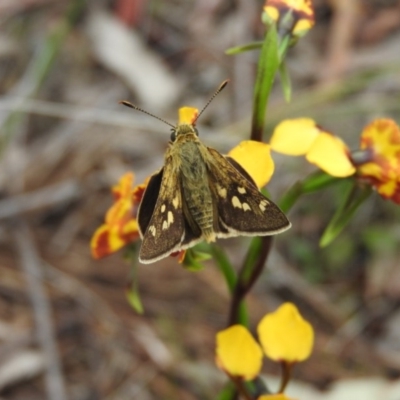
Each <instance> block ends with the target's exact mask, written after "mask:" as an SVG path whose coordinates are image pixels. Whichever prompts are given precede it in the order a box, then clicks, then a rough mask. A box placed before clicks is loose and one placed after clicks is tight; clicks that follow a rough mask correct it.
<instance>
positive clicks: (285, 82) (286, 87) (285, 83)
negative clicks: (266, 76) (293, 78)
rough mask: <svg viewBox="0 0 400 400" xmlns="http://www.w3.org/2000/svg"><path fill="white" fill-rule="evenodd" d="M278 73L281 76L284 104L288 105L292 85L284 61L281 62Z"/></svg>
mask: <svg viewBox="0 0 400 400" xmlns="http://www.w3.org/2000/svg"><path fill="white" fill-rule="evenodd" d="M279 73H280V76H281V85H282V90H283V95H284V96H285V100H286V102H287V103H289V102H290V99H291V97H292V83H291V82H290V75H289V71H288V69H287V67H286V63H285V62H284V61H282V62H281V65H280V66H279Z"/></svg>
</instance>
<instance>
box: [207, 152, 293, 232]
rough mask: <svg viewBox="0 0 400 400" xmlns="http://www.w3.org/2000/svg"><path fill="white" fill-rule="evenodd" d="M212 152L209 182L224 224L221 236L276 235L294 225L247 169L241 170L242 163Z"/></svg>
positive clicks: (220, 218)
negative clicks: (260, 187) (240, 164)
mask: <svg viewBox="0 0 400 400" xmlns="http://www.w3.org/2000/svg"><path fill="white" fill-rule="evenodd" d="M208 151H209V152H210V153H211V157H210V159H209V160H211V161H210V162H209V175H210V176H209V181H210V186H211V188H212V191H213V194H214V199H215V202H216V204H217V209H218V218H219V222H220V226H221V227H222V229H221V231H220V232H219V234H218V236H220V237H227V236H238V235H245V236H264V235H273V234H276V233H279V232H282V231H284V230H286V229H288V228H289V227H290V223H289V221H288V220H287V218H286V216H285V215H284V214H283V212H282V211H281V210H280V209H279V208H278V207H277V206H276V205H275V204H274V203H273V202H272V201H270V200H269V199H267V198H266V197H265V196H264V195H263V194H262V193H261V192H260V191H259V190H258V188H257V186H256V185H255V184H254V182H253V180H252V179H251V178H250V179H251V180H249V179H248V178H247V177H248V176H249V175H248V174H247V172H244V173H243V172H240V170H242V171H243V168H242V167H241V166H240V167H235V166H234V163H236V162H235V161H233V162H232V161H231V160H228V159H227V158H225V157H224V156H223V155H221V154H220V153H218V152H217V151H216V150H214V149H211V148H208ZM236 164H237V163H236ZM239 169H240V170H239ZM226 231H227V232H228V233H226Z"/></svg>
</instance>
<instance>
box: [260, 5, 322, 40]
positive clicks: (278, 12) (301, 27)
mask: <svg viewBox="0 0 400 400" xmlns="http://www.w3.org/2000/svg"><path fill="white" fill-rule="evenodd" d="M264 12H265V19H266V21H267V22H271V21H273V22H276V23H277V25H278V31H283V32H284V33H285V32H289V33H290V34H291V35H293V36H295V37H301V36H303V35H305V34H306V33H307V32H308V31H309V30H310V29H311V28H312V27H313V26H314V23H315V17H314V9H313V6H312V3H311V0H267V1H266V2H265V5H264Z"/></svg>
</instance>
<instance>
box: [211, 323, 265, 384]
mask: <svg viewBox="0 0 400 400" xmlns="http://www.w3.org/2000/svg"><path fill="white" fill-rule="evenodd" d="M216 353H217V364H218V366H219V367H220V368H221V369H223V370H224V371H226V372H227V373H228V374H229V375H231V376H238V377H241V378H243V379H245V380H251V379H253V378H255V377H256V376H257V375H258V373H259V372H260V369H261V365H262V350H261V347H260V346H259V344H258V343H257V342H256V341H255V339H254V338H253V336H251V334H250V332H249V331H248V330H247V329H246V328H245V327H244V326H242V325H233V326H231V327H229V328H228V329H225V330H223V331H221V332H219V333H218V334H217V350H216Z"/></svg>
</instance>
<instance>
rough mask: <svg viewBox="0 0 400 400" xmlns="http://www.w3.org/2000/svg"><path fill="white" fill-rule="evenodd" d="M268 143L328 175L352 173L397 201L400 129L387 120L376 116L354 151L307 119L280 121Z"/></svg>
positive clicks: (385, 195) (399, 192)
mask: <svg viewBox="0 0 400 400" xmlns="http://www.w3.org/2000/svg"><path fill="white" fill-rule="evenodd" d="M270 144H271V148H272V149H273V150H274V151H277V152H280V153H283V154H287V155H293V156H297V155H304V156H305V157H306V159H307V160H308V161H309V162H310V163H313V164H315V165H317V166H318V167H319V168H321V169H322V170H323V171H325V172H326V173H328V174H329V175H332V176H335V177H341V178H344V177H348V176H352V175H355V176H356V177H357V179H359V180H361V181H363V182H366V183H368V184H370V185H371V186H372V187H374V188H375V189H376V190H377V192H378V193H379V194H380V195H381V196H382V197H384V198H386V199H390V200H392V201H394V202H395V203H398V204H400V129H399V127H398V125H397V124H396V123H395V122H394V121H392V120H390V119H377V120H375V121H373V122H371V123H370V124H369V125H367V126H366V127H365V128H364V130H363V131H362V133H361V138H360V148H359V149H358V150H355V151H351V150H350V149H349V148H348V146H347V145H346V144H345V143H344V142H343V141H342V140H341V139H340V138H339V137H337V136H335V135H333V134H331V133H329V132H327V131H325V130H323V129H322V128H320V127H319V126H318V125H316V123H315V122H314V121H313V120H311V119H307V118H299V119H292V120H285V121H283V122H281V123H280V124H279V125H278V126H277V127H276V129H275V131H274V133H273V136H272V138H271V143H270Z"/></svg>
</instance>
